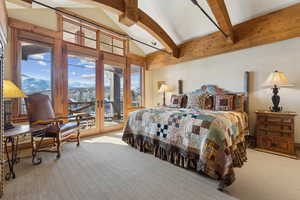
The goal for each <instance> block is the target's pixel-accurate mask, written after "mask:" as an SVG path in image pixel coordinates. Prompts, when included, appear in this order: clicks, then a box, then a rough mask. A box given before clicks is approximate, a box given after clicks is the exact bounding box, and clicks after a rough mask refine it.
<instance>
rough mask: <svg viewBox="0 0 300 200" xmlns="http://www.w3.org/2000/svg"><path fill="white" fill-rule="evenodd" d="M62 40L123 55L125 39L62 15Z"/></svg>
mask: <svg viewBox="0 0 300 200" xmlns="http://www.w3.org/2000/svg"><path fill="white" fill-rule="evenodd" d="M62 30H63V40H64V41H67V42H71V43H75V44H78V45H80V46H84V47H89V48H93V49H97V48H99V50H101V51H105V52H108V53H112V54H116V55H120V56H125V54H126V53H125V52H126V49H125V46H126V45H125V42H126V40H125V39H122V38H119V37H118V36H116V35H113V34H110V33H106V32H104V31H101V30H99V29H97V28H96V27H93V26H90V25H89V24H86V23H83V22H81V21H79V20H75V19H70V18H67V17H63V28H62Z"/></svg>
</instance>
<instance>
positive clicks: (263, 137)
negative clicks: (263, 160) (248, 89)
mask: <svg viewBox="0 0 300 200" xmlns="http://www.w3.org/2000/svg"><path fill="white" fill-rule="evenodd" d="M255 113H256V129H255V135H256V148H255V149H256V150H258V151H263V152H267V153H273V154H276V155H281V156H286V157H289V158H294V159H296V158H297V155H296V153H295V144H294V143H295V142H294V126H295V125H294V118H295V116H296V115H297V114H296V113H294V112H270V111H256V112H255Z"/></svg>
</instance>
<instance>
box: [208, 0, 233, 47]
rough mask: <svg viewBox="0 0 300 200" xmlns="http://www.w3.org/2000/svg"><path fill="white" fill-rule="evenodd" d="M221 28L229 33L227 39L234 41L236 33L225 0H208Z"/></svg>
mask: <svg viewBox="0 0 300 200" xmlns="http://www.w3.org/2000/svg"><path fill="white" fill-rule="evenodd" d="M207 3H208V5H209V7H210V9H211V10H212V12H213V14H214V16H215V18H216V20H217V22H218V24H219V26H220V28H221V29H222V30H223V31H224V32H225V33H226V35H228V37H227V40H228V41H229V42H231V43H234V33H233V28H232V24H231V21H230V17H229V14H228V11H227V8H226V5H225V2H224V0H207Z"/></svg>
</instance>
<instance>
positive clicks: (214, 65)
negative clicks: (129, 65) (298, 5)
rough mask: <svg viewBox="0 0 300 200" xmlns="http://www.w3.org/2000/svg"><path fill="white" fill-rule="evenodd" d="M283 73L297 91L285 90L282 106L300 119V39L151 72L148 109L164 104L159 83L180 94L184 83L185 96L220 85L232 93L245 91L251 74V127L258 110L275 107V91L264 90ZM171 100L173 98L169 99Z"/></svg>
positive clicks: (299, 130)
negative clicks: (247, 75) (246, 77)
mask: <svg viewBox="0 0 300 200" xmlns="http://www.w3.org/2000/svg"><path fill="white" fill-rule="evenodd" d="M274 70H279V71H282V72H284V73H285V75H286V76H287V78H288V79H289V81H290V82H292V83H294V84H295V85H296V87H293V88H282V89H281V90H280V93H279V95H280V96H281V105H282V106H283V108H284V110H288V111H295V112H297V113H298V114H299V115H300V38H295V39H291V40H286V41H281V42H277V43H273V44H269V45H264V46H259V47H255V48H251V49H246V50H241V51H237V52H233V53H227V54H222V55H218V56H213V57H209V58H205V59H199V60H195V61H191V62H186V63H180V64H177V65H175V66H169V67H164V68H161V69H156V70H153V71H151V75H149V77H150V79H151V81H150V82H151V84H150V85H147V90H146V91H147V93H148V95H150V97H148V98H147V100H148V102H147V105H149V106H150V105H156V104H157V103H158V102H159V103H161V101H162V97H161V94H158V92H157V81H167V83H168V84H169V85H170V86H172V87H174V92H173V93H177V88H176V87H177V82H178V80H180V79H182V80H183V88H184V92H190V91H193V90H195V89H198V88H200V87H201V85H203V84H216V85H218V86H219V87H221V88H224V89H227V90H231V91H242V90H243V75H244V72H245V71H250V72H251V78H250V112H251V114H250V124H251V127H252V128H253V126H254V124H255V121H254V120H255V115H254V112H255V110H258V109H267V108H268V107H269V106H270V105H271V104H272V102H271V96H272V91H271V89H266V88H262V83H263V82H264V81H265V79H266V78H267V76H268V75H269V73H270V72H272V71H274ZM168 96H170V94H169V95H168ZM295 138H296V142H299V143H300V117H298V116H297V117H296V135H295Z"/></svg>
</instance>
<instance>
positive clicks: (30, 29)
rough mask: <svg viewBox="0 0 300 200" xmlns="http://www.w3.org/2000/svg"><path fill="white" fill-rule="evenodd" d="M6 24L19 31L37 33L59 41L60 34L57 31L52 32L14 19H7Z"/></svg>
mask: <svg viewBox="0 0 300 200" xmlns="http://www.w3.org/2000/svg"><path fill="white" fill-rule="evenodd" d="M8 24H9V26H10V27H12V28H16V29H20V30H23V31H27V32H31V33H37V34H41V35H44V36H49V37H51V38H55V39H61V34H60V32H58V31H52V30H50V29H47V28H43V27H40V26H36V25H33V24H30V23H27V22H24V21H20V20H17V19H14V18H9V19H8Z"/></svg>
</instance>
